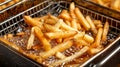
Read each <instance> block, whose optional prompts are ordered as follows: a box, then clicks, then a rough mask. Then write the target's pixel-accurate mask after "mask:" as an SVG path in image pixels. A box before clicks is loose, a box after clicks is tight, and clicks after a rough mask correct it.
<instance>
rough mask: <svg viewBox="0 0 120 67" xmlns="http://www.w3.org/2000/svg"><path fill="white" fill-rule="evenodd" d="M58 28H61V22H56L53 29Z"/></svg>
mask: <svg viewBox="0 0 120 67" xmlns="http://www.w3.org/2000/svg"><path fill="white" fill-rule="evenodd" d="M60 26H61V21H60V20H58V22H57V23H56V24H55V28H57V29H59V28H60Z"/></svg>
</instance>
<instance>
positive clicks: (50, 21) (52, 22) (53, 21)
mask: <svg viewBox="0 0 120 67" xmlns="http://www.w3.org/2000/svg"><path fill="white" fill-rule="evenodd" d="M45 23H47V24H52V25H54V24H55V23H56V21H55V20H53V19H50V18H49V19H46V20H45Z"/></svg>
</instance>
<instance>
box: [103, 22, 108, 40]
mask: <svg viewBox="0 0 120 67" xmlns="http://www.w3.org/2000/svg"><path fill="white" fill-rule="evenodd" d="M108 31H109V23H108V22H106V23H105V25H104V28H103V34H102V42H105V41H106V40H107V34H108Z"/></svg>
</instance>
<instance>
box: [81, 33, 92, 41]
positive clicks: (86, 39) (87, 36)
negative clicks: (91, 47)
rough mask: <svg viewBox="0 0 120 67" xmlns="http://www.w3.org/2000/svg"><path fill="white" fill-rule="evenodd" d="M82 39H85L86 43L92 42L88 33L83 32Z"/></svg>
mask: <svg viewBox="0 0 120 67" xmlns="http://www.w3.org/2000/svg"><path fill="white" fill-rule="evenodd" d="M83 39H84V40H85V41H87V42H88V43H93V42H94V38H93V37H92V36H90V35H88V34H85V35H84V37H83Z"/></svg>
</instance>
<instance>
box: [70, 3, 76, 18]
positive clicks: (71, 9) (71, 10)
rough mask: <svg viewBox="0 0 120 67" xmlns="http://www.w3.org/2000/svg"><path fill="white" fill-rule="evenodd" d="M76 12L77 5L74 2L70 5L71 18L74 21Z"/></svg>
mask: <svg viewBox="0 0 120 67" xmlns="http://www.w3.org/2000/svg"><path fill="white" fill-rule="evenodd" d="M74 10H75V4H74V2H72V3H71V4H70V7H69V11H70V16H71V17H72V18H73V19H76V15H75V13H74Z"/></svg>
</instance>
